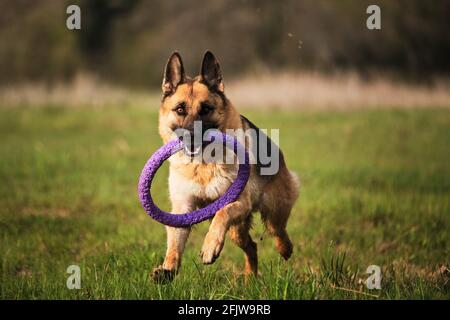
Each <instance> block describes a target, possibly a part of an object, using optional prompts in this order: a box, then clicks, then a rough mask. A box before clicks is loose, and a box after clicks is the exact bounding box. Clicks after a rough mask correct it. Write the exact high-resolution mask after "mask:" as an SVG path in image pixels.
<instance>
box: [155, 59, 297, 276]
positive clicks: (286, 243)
mask: <svg viewBox="0 0 450 320" xmlns="http://www.w3.org/2000/svg"><path fill="white" fill-rule="evenodd" d="M162 91H163V98H162V103H161V108H160V111H159V133H160V135H161V137H162V139H163V141H164V143H167V142H168V141H170V140H171V139H173V138H174V131H175V130H177V129H180V128H181V129H186V130H189V131H190V132H192V128H193V125H194V121H201V122H202V126H203V129H211V128H213V129H217V130H220V131H222V132H225V130H226V129H243V130H244V131H245V130H247V129H248V128H253V129H256V130H258V132H261V131H260V130H259V129H258V128H257V127H256V126H255V125H254V124H253V123H252V122H250V121H249V120H248V119H246V118H245V117H243V116H241V115H240V114H239V113H238V111H236V109H235V108H234V106H233V104H232V103H231V102H230V100H228V99H227V97H226V96H225V93H224V84H223V81H222V73H221V69H220V66H219V62H218V60H217V59H216V58H215V56H214V55H213V54H212V53H211V52H210V51H207V52H206V53H205V55H204V57H203V62H202V66H201V72H200V75H198V76H197V77H195V78H190V77H188V76H186V74H185V71H184V67H183V62H182V60H181V57H180V55H179V54H178V53H177V52H174V53H173V54H172V55H171V56H170V58H169V60H168V62H167V65H166V67H165V71H164V79H163V83H162ZM250 143H252V141H250ZM255 143H256V142H255ZM246 148H248V144H247V143H246ZM194 149H198V148H194ZM190 151H192V148H191V150H188V149H187V150H186V152H178V153H177V154H175V155H173V156H172V157H171V158H170V159H169V162H170V173H169V193H170V200H171V203H172V213H174V214H177V213H178V214H182V213H186V212H189V211H192V210H195V209H198V208H202V207H204V206H206V205H208V204H209V203H211V202H213V201H214V200H216V199H218V198H219V197H220V196H221V195H222V194H223V193H224V192H225V191H226V190H227V189H228V187H229V186H230V185H231V183H232V182H233V181H234V179H235V178H236V176H237V169H238V167H237V164H224V163H206V162H202V161H200V162H192V161H191V162H189V161H185V160H186V158H185V157H188V158H189V157H191V156H192V153H193V152H194V151H192V152H190ZM277 151H278V152H279V166H278V171H277V172H276V173H275V174H273V175H261V172H260V169H261V167H260V166H259V163H256V164H251V172H250V178H249V181H248V183H247V185H246V186H245V189H244V190H243V192H242V193H241V194H240V196H239V198H238V200H237V201H235V202H233V203H230V204H228V205H226V206H225V207H223V208H222V209H220V210H219V211H217V212H216V214H215V216H214V218H213V219H212V221H211V224H210V227H209V231H208V233H207V234H206V237H205V239H204V242H203V246H202V249H201V252H200V257H201V259H202V261H203V263H204V264H211V263H213V262H214V261H215V260H216V259H217V258H218V257H219V255H220V252H221V250H222V248H223V245H224V241H225V236H226V234H227V233H228V235H229V237H230V238H231V240H232V241H233V242H234V243H235V244H236V245H237V246H238V247H240V248H241V249H242V250H243V251H244V253H245V274H246V275H251V274H254V275H257V272H258V257H257V250H256V243H255V242H254V241H253V240H252V238H251V237H250V234H249V230H250V227H251V219H252V213H253V212H255V211H260V213H261V217H262V221H263V223H264V225H265V228H266V230H267V232H268V233H269V234H270V235H272V236H273V237H274V239H275V246H276V249H277V251H278V252H279V253H280V255H281V256H282V257H283V258H284V259H286V260H287V259H289V257H290V256H291V254H292V243H291V240H290V239H289V236H288V234H287V232H286V224H287V220H288V218H289V215H290V212H291V209H292V206H293V205H294V202H295V201H296V199H297V197H298V194H299V187H300V186H299V180H298V178H297V176H296V175H295V173H293V172H290V171H289V170H288V169H287V167H286V164H285V161H284V158H283V154H282V153H281V151H280V150H279V149H277ZM166 230H167V252H166V256H165V259H164V262H163V264H162V265H161V266H159V267H157V268H155V269H154V270H153V274H152V277H153V280H154V281H156V282H160V283H161V282H167V281H171V280H172V279H173V277H174V276H175V274H176V273H177V272H178V270H179V268H180V265H181V257H182V255H183V251H184V248H185V243H186V241H187V239H188V236H189V232H190V228H174V227H166Z"/></svg>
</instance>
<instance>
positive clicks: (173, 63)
mask: <svg viewBox="0 0 450 320" xmlns="http://www.w3.org/2000/svg"><path fill="white" fill-rule="evenodd" d="M185 81H186V76H185V74H184V67H183V61H181V56H180V54H179V53H178V52H176V51H175V52H174V53H172V55H171V56H170V58H169V60H168V61H167V64H166V68H165V69H164V79H163V83H162V91H163V93H164V94H171V93H173V92H175V89H176V88H177V86H178V85H179V84H181V83H184V82H185Z"/></svg>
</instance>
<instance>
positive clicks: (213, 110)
mask: <svg viewBox="0 0 450 320" xmlns="http://www.w3.org/2000/svg"><path fill="white" fill-rule="evenodd" d="M162 91H163V99H162V103H161V108H160V112H159V132H160V134H161V137H162V138H163V141H164V142H167V141H169V140H170V139H173V138H174V134H175V132H180V131H182V130H186V131H187V132H190V133H191V137H194V124H195V122H196V121H201V128H202V134H203V133H204V132H205V131H206V130H208V129H218V130H221V131H223V130H224V129H225V125H226V124H225V122H226V113H227V104H228V102H227V99H226V97H225V94H224V84H223V81H222V72H221V70H220V66H219V62H218V61H217V59H216V57H215V56H214V55H213V54H212V53H211V52H210V51H207V52H206V53H205V55H204V57H203V61H202V65H201V69H200V75H198V76H197V77H195V78H189V77H188V76H186V74H185V71H184V67H183V62H182V60H181V56H180V55H179V54H178V52H174V53H173V54H172V55H171V56H170V58H169V60H168V61H167V65H166V67H165V70H164V79H163V83H162ZM197 125H198V122H197ZM196 134H197V133H196ZM196 139H197V138H196ZM198 147H199V146H195V145H194V143H192V148H193V149H195V148H197V149H198Z"/></svg>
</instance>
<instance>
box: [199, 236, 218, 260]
mask: <svg viewBox="0 0 450 320" xmlns="http://www.w3.org/2000/svg"><path fill="white" fill-rule="evenodd" d="M222 248H223V241H219V240H217V239H214V240H208V239H206V240H205V242H204V243H203V247H202V251H200V257H201V258H202V262H203V264H212V263H214V261H216V259H217V258H218V257H219V255H220V252H221V251H222Z"/></svg>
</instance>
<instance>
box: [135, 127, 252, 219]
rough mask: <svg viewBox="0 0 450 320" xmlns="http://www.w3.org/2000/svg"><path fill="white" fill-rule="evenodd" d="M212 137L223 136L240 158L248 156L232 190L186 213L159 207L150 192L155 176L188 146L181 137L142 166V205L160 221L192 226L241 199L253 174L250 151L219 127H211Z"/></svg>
mask: <svg viewBox="0 0 450 320" xmlns="http://www.w3.org/2000/svg"><path fill="white" fill-rule="evenodd" d="M208 136H209V138H208ZM208 136H207V138H208V140H213V141H215V140H217V139H219V141H220V139H221V140H222V142H223V143H225V144H226V146H227V147H231V146H232V148H233V151H234V152H235V153H236V154H237V155H238V157H239V158H241V157H242V155H244V159H239V170H238V174H237V177H236V180H234V181H233V183H232V184H231V186H230V187H229V188H228V190H227V191H226V192H225V193H224V194H223V195H222V196H221V197H220V198H219V199H217V200H216V201H214V202H213V203H211V204H209V205H208V206H206V207H204V208H202V209H198V210H195V211H192V212H188V213H184V214H172V213H169V212H165V211H163V210H161V209H159V208H158V207H157V206H156V205H155V203H154V202H153V199H152V196H151V194H150V188H151V186H152V180H153V177H154V176H155V174H156V171H158V169H159V167H161V165H162V163H163V162H164V161H165V160H167V159H168V158H169V157H170V156H172V155H173V154H175V153H177V152H178V151H180V150H181V149H182V148H183V147H184V144H183V142H182V141H181V140H179V139H175V140H172V141H170V142H168V143H167V144H165V145H164V146H162V147H161V148H159V149H158V150H157V151H156V152H155V153H154V154H153V155H152V156H151V157H150V159H149V160H148V161H147V163H146V164H145V166H144V169H142V173H141V176H140V178H139V185H138V193H139V200H140V201H141V204H142V207H143V208H144V210H145V211H146V212H147V214H148V215H149V216H150V217H152V218H153V219H155V220H156V221H158V222H160V223H162V224H165V225H167V226H171V227H189V226H192V225H194V224H197V223H199V222H202V221H204V220H207V219H209V218H212V217H213V216H214V215H215V214H216V212H217V211H219V210H220V209H222V208H223V207H224V206H226V205H227V204H229V203H232V202H234V201H236V200H237V199H238V198H239V195H240V194H241V192H242V191H243V190H244V188H245V185H246V184H247V181H248V178H249V176H250V164H249V156H248V152H247V150H246V149H245V148H244V147H243V146H242V144H240V143H239V142H238V141H237V139H236V138H235V137H233V136H229V135H226V134H225V133H222V132H219V131H216V130H214V131H211V130H210V131H208ZM210 138H211V139H210Z"/></svg>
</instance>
